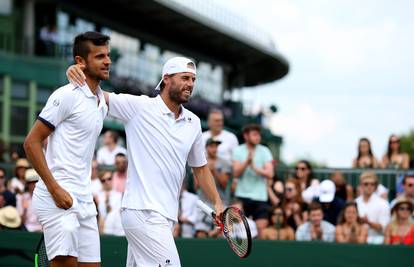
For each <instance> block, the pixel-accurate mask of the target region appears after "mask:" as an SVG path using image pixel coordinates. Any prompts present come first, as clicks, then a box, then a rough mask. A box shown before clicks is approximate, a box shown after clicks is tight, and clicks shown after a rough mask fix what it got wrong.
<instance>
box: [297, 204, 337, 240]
mask: <svg viewBox="0 0 414 267" xmlns="http://www.w3.org/2000/svg"><path fill="white" fill-rule="evenodd" d="M322 219H323V211H322V206H321V204H319V203H317V202H312V203H311V204H310V205H309V221H308V222H305V223H304V224H302V225H301V226H299V228H298V230H297V231H296V240H298V241H311V240H320V241H326V242H333V241H334V240H335V226H333V225H332V224H330V223H329V222H327V221H324V220H322Z"/></svg>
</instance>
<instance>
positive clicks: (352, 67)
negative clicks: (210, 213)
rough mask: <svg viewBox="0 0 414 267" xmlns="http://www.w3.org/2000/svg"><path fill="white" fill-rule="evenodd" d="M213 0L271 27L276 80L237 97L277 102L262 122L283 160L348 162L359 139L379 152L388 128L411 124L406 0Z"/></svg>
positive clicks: (412, 78)
mask: <svg viewBox="0 0 414 267" xmlns="http://www.w3.org/2000/svg"><path fill="white" fill-rule="evenodd" d="M216 1H217V0H216ZM217 2H218V5H221V6H224V7H227V8H229V9H231V10H232V12H233V13H235V14H238V15H240V16H242V17H244V18H245V19H247V20H249V21H251V22H252V23H254V24H255V25H257V26H259V27H260V28H263V29H265V30H267V31H268V32H269V33H271V35H272V36H273V38H274V40H275V42H276V46H277V48H278V50H279V51H280V52H281V53H282V54H283V55H284V56H285V57H286V58H287V59H288V61H289V63H290V67H291V69H290V73H289V74H288V76H286V77H285V78H283V79H282V80H280V81H277V82H274V83H272V84H268V85H265V86H260V87H256V88H249V89H245V90H243V91H242V94H241V95H240V97H241V98H242V99H244V101H245V102H246V103H247V105H248V106H250V107H255V106H260V105H264V106H268V105H270V104H273V103H274V104H276V105H277V106H278V108H279V112H278V113H277V114H276V115H275V116H273V117H272V118H271V119H270V127H271V129H272V130H273V132H274V133H276V134H280V135H281V136H283V138H284V144H283V147H282V158H283V159H285V160H286V161H287V162H291V161H293V160H296V159H298V158H310V159H312V160H316V161H318V162H324V163H326V164H328V166H330V167H349V166H350V164H351V161H352V158H353V157H355V156H356V149H357V142H358V139H359V138H360V137H368V138H369V139H370V140H371V143H372V145H373V152H374V154H375V155H376V156H377V157H378V158H380V157H381V156H382V155H383V154H384V153H385V150H386V143H387V140H388V137H389V135H390V134H391V133H397V134H403V133H407V132H409V130H410V129H413V128H414V90H413V86H414V74H413V72H414V52H413V49H414V16H412V10H414V2H412V1H409V0H407V1H399V0H396V1H387V0H375V1H374V0H364V1H357V0H313V1H308V0H256V1H250V0H225V1H217ZM257 95H260V96H261V99H258V98H257V97H256V96H257ZM410 105H411V106H410Z"/></svg>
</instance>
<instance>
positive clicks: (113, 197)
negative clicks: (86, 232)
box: [95, 171, 122, 232]
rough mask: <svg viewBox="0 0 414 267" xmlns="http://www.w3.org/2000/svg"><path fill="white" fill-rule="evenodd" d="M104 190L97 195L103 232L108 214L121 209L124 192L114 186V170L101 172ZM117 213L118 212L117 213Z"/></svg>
mask: <svg viewBox="0 0 414 267" xmlns="http://www.w3.org/2000/svg"><path fill="white" fill-rule="evenodd" d="M100 179H101V183H102V190H101V191H99V192H98V193H97V195H96V198H95V199H96V203H97V206H98V214H99V225H100V229H101V232H102V231H103V229H105V226H104V224H105V221H106V217H107V215H108V214H109V213H110V212H111V211H112V210H115V211H119V210H120V209H121V200H122V194H121V193H119V192H118V191H115V190H114V189H113V188H112V172H110V171H105V172H102V173H101V174H100ZM115 214H116V213H115Z"/></svg>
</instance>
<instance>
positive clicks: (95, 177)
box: [91, 159, 102, 196]
mask: <svg viewBox="0 0 414 267" xmlns="http://www.w3.org/2000/svg"><path fill="white" fill-rule="evenodd" d="M91 188H92V194H93V195H94V196H96V194H97V193H98V192H99V191H101V189H102V183H101V180H100V179H99V169H98V161H96V160H95V159H94V160H92V172H91Z"/></svg>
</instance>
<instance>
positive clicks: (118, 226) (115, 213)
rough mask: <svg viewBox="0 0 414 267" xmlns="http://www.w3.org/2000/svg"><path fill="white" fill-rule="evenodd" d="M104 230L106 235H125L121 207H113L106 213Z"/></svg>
mask: <svg viewBox="0 0 414 267" xmlns="http://www.w3.org/2000/svg"><path fill="white" fill-rule="evenodd" d="M102 232H103V233H104V234H106V235H114V236H125V232H124V228H123V227H122V221H121V209H112V210H111V211H109V213H108V214H107V215H106V218H105V221H104V224H103V230H102Z"/></svg>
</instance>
